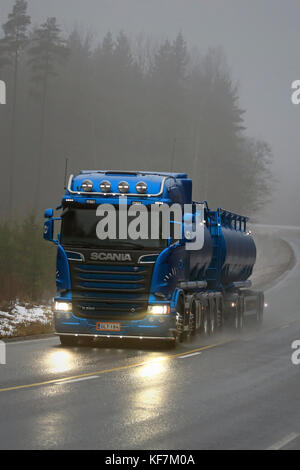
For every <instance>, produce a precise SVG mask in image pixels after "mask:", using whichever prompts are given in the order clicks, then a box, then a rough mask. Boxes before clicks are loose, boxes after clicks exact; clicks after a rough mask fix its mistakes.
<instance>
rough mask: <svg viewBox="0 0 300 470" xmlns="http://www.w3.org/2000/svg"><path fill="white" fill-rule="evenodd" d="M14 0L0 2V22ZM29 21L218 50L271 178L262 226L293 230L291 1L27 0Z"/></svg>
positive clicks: (294, 10)
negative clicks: (265, 151)
mask: <svg viewBox="0 0 300 470" xmlns="http://www.w3.org/2000/svg"><path fill="white" fill-rule="evenodd" d="M13 4H14V0H0V21H1V23H3V22H4V21H5V20H6V17H7V14H8V12H9V11H10V10H11V8H12V5H13ZM28 5H29V13H30V15H31V16H32V19H33V23H37V24H38V23H40V22H41V21H42V20H44V19H45V18H47V17H48V16H56V17H57V19H58V21H59V23H60V24H61V26H62V27H63V29H64V30H66V31H67V32H70V31H71V30H72V28H73V27H74V26H77V27H79V28H80V29H81V30H82V31H84V32H85V31H91V32H93V33H94V34H95V36H96V37H97V36H99V39H100V38H102V37H103V35H104V34H105V33H106V32H107V31H108V30H110V31H111V32H113V33H117V32H118V31H120V30H124V31H125V32H126V33H130V34H132V35H135V34H138V33H141V32H144V33H145V34H149V35H151V36H153V37H155V38H158V39H161V38H166V37H171V38H173V37H175V36H176V34H177V33H178V32H179V31H181V32H182V33H183V35H184V36H185V38H186V40H187V41H188V43H189V45H190V46H197V47H198V48H199V49H200V51H203V52H205V51H206V50H207V49H208V48H209V47H216V46H222V47H223V49H224V51H225V53H226V56H227V60H228V63H229V66H230V68H231V70H232V75H233V77H234V79H235V80H236V81H237V83H238V84H239V95H240V105H241V107H242V108H244V109H245V110H246V115H245V120H246V126H247V134H249V135H250V136H253V137H258V138H262V139H264V140H266V141H267V142H268V143H269V144H270V145H271V147H272V149H273V153H274V174H275V178H276V179H277V183H276V186H275V190H274V194H273V197H272V202H271V204H269V205H268V206H267V208H266V210H265V212H264V220H265V221H266V222H272V223H276V224H277V223H278V224H284V223H288V224H298V225H300V204H299V199H300V198H299V196H300V188H299V174H300V132H299V130H300V129H299V124H300V105H298V106H296V105H293V104H292V102H291V83H292V82H293V81H294V80H297V79H298V80H300V31H299V21H300V1H299V0H285V1H282V0H29V1H28Z"/></svg>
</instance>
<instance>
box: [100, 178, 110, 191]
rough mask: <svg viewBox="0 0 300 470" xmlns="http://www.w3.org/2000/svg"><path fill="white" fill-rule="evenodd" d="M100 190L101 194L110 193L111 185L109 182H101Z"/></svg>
mask: <svg viewBox="0 0 300 470" xmlns="http://www.w3.org/2000/svg"><path fill="white" fill-rule="evenodd" d="M100 189H101V191H102V192H103V193H110V191H111V184H110V182H109V181H102V183H101V184H100Z"/></svg>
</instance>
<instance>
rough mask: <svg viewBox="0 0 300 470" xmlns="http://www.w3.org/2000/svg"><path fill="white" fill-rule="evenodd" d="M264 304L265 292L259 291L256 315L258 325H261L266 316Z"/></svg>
mask: <svg viewBox="0 0 300 470" xmlns="http://www.w3.org/2000/svg"><path fill="white" fill-rule="evenodd" d="M264 306H265V296H264V293H263V292H260V293H259V297H258V309H257V316H256V323H257V326H261V325H262V322H263V318H264Z"/></svg>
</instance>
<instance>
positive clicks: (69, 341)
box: [59, 335, 78, 346]
mask: <svg viewBox="0 0 300 470" xmlns="http://www.w3.org/2000/svg"><path fill="white" fill-rule="evenodd" d="M59 339H60V343H61V345H62V346H76V345H77V344H78V338H77V337H76V336H67V335H66V336H65V335H61V336H60V337H59Z"/></svg>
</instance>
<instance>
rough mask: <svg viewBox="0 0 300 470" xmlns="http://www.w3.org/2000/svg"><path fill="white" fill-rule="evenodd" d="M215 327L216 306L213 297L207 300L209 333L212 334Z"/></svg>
mask: <svg viewBox="0 0 300 470" xmlns="http://www.w3.org/2000/svg"><path fill="white" fill-rule="evenodd" d="M216 328H217V306H216V302H215V299H212V300H211V301H210V302H209V335H210V336H213V335H214V334H215V332H216Z"/></svg>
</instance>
